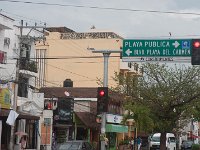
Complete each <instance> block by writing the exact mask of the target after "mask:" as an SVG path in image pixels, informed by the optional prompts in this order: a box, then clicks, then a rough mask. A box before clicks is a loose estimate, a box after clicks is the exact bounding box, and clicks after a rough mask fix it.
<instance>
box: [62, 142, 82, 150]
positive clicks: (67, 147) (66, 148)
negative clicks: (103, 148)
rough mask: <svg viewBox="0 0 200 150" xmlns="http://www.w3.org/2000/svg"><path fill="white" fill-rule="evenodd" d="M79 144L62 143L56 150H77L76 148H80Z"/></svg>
mask: <svg viewBox="0 0 200 150" xmlns="http://www.w3.org/2000/svg"><path fill="white" fill-rule="evenodd" d="M80 144H81V143H78V142H74V143H72V142H71V143H62V144H60V146H59V147H58V150H75V149H76V150H78V148H79V147H80Z"/></svg>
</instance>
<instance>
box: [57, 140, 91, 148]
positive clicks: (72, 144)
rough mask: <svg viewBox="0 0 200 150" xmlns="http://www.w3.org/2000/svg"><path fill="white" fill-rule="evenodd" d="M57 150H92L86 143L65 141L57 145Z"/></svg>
mask: <svg viewBox="0 0 200 150" xmlns="http://www.w3.org/2000/svg"><path fill="white" fill-rule="evenodd" d="M57 150H94V148H93V147H92V145H91V144H90V143H89V142H88V141H81V140H80V141H67V142H64V143H60V144H57Z"/></svg>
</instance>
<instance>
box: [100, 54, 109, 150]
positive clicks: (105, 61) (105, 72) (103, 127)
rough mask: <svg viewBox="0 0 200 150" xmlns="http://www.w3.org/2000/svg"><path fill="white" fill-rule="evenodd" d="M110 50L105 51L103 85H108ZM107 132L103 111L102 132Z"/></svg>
mask: <svg viewBox="0 0 200 150" xmlns="http://www.w3.org/2000/svg"><path fill="white" fill-rule="evenodd" d="M109 56H110V52H103V57H104V75H103V86H104V87H108V58H109ZM105 133H106V112H103V113H102V116H101V134H105ZM101 150H105V141H101Z"/></svg>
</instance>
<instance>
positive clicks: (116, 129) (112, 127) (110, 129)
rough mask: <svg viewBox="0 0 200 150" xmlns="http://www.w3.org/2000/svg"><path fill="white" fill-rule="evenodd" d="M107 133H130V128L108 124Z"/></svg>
mask: <svg viewBox="0 0 200 150" xmlns="http://www.w3.org/2000/svg"><path fill="white" fill-rule="evenodd" d="M106 132H118V133H124V132H128V126H123V125H116V124H106Z"/></svg>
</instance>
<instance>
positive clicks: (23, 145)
mask: <svg viewBox="0 0 200 150" xmlns="http://www.w3.org/2000/svg"><path fill="white" fill-rule="evenodd" d="M26 142H27V137H26V136H25V135H23V136H22V137H21V139H20V141H19V143H20V150H25V148H26Z"/></svg>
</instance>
